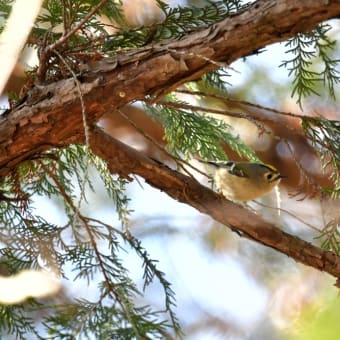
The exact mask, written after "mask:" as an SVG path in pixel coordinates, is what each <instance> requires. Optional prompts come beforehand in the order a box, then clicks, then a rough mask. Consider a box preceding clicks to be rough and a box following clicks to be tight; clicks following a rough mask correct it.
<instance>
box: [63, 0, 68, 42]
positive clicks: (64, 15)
mask: <svg viewBox="0 0 340 340" xmlns="http://www.w3.org/2000/svg"><path fill="white" fill-rule="evenodd" d="M65 1H66V0H63V1H62V7H63V28H64V32H63V36H64V35H66V32H67V30H68V25H67V18H66V15H67V14H66V12H67V11H66V2H65Z"/></svg>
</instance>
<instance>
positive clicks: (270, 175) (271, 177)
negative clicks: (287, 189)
mask: <svg viewBox="0 0 340 340" xmlns="http://www.w3.org/2000/svg"><path fill="white" fill-rule="evenodd" d="M266 178H267V180H268V181H270V180H271V179H273V174H271V173H267V174H266Z"/></svg>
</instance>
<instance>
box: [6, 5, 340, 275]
mask: <svg viewBox="0 0 340 340" xmlns="http://www.w3.org/2000/svg"><path fill="white" fill-rule="evenodd" d="M339 15H340V0H337V1H331V0H330V1H326V0H318V1H317V0H309V1H308V0H306V1H294V0H277V1H273V0H262V1H261V0H260V1H256V2H255V3H254V4H253V5H251V6H250V7H249V8H248V9H247V10H246V11H244V12H243V13H241V14H238V15H234V16H232V17H229V18H226V19H225V20H223V21H221V22H219V23H216V24H214V25H211V26H210V27H208V28H206V29H202V30H200V31H197V32H193V33H191V34H188V35H187V36H186V37H184V38H183V39H181V40H170V41H164V42H161V43H159V44H156V45H152V46H146V47H144V48H140V49H136V50H133V51H131V50H130V51H128V52H126V53H124V54H121V55H119V56H118V57H116V58H104V59H102V60H100V61H97V62H93V63H91V64H86V65H83V67H82V69H83V72H82V74H81V75H79V77H78V79H79V81H80V82H81V89H82V96H83V98H84V100H85V104H86V116H87V124H88V125H89V126H90V127H93V126H94V125H95V123H96V122H97V121H98V119H99V118H100V117H101V116H102V115H103V114H104V113H107V112H112V111H114V109H116V108H119V107H122V106H124V105H125V104H127V103H129V102H131V101H134V100H146V99H147V100H149V101H156V100H157V99H158V98H161V97H162V96H163V95H164V94H166V93H168V92H169V91H171V90H172V89H175V88H176V87H177V86H178V85H180V84H182V83H184V82H186V81H188V80H193V79H197V78H199V77H200V76H201V75H202V74H204V73H205V72H208V71H211V70H213V69H215V68H217V67H218V63H225V64H229V63H231V62H232V61H234V60H236V59H238V58H240V57H244V56H247V55H249V54H251V53H253V52H254V51H256V50H258V49H260V48H263V47H265V46H266V45H268V44H271V43H274V42H279V41H284V40H286V39H288V38H290V37H292V36H294V35H295V34H296V33H297V32H302V31H303V32H306V31H308V30H311V29H313V28H314V27H315V26H316V24H317V23H319V22H322V21H325V20H327V19H331V18H336V17H338V16H339ZM212 61H213V62H212ZM71 143H84V128H83V122H82V113H81V105H80V99H79V93H78V91H77V87H76V85H75V82H74V80H73V79H65V80H61V81H58V82H55V83H52V84H49V85H45V86H43V85H36V86H35V87H34V88H33V89H32V90H31V91H30V92H29V93H28V96H27V98H26V100H25V101H24V102H23V103H22V104H21V105H20V106H18V107H16V108H15V109H13V110H11V111H8V112H6V113H5V114H4V115H3V116H2V117H1V118H0V176H5V175H7V174H9V173H10V172H11V171H12V170H13V169H14V168H15V167H16V166H18V165H19V164H20V163H21V162H22V161H24V160H26V159H29V158H30V157H32V156H33V155H34V154H36V153H38V152H41V151H43V150H46V149H48V148H51V147H60V146H66V145H69V144H71ZM104 143H106V144H104ZM90 145H91V148H92V150H93V151H94V152H95V153H97V154H98V155H99V156H101V157H103V158H104V159H106V160H107V161H108V162H109V165H110V168H111V169H112V171H118V172H120V173H122V174H124V175H125V176H126V175H128V173H135V174H139V175H141V176H143V177H144V178H145V179H146V180H147V181H148V182H149V183H150V184H151V185H153V186H155V187H157V188H159V189H160V190H162V191H165V192H166V193H168V194H169V195H170V196H171V197H174V198H175V199H178V200H180V201H182V202H186V203H188V204H190V205H192V206H193V207H195V208H197V209H198V210H200V211H202V212H204V213H206V214H208V215H210V216H212V217H213V218H215V219H216V220H218V221H220V222H222V223H224V224H225V225H227V226H230V227H231V228H233V229H236V230H239V231H241V233H242V234H243V235H245V236H247V237H249V238H251V239H254V240H257V241H258V242H260V243H262V244H264V245H267V246H269V247H272V248H274V249H277V250H278V251H280V252H282V253H284V254H287V255H288V256H291V257H292V258H294V259H295V260H297V261H299V262H302V263H304V264H306V265H309V266H312V267H314V268H317V269H319V270H324V271H326V272H328V273H329V274H331V275H333V276H335V277H337V278H339V277H340V258H339V257H338V256H336V255H334V254H332V253H330V252H326V251H322V250H320V249H318V248H317V247H314V246H312V245H310V244H308V243H307V242H304V241H302V240H300V239H298V238H296V237H294V236H291V235H289V234H287V233H284V232H282V231H280V230H279V229H277V228H276V227H275V226H273V225H271V224H269V223H268V222H265V221H263V220H262V219H261V218H260V217H259V216H256V215H254V214H252V213H251V212H249V211H247V210H245V209H243V208H242V207H239V206H237V205H235V204H233V203H231V202H228V201H227V200H225V199H222V198H221V197H220V196H218V195H217V194H215V193H213V192H212V191H211V190H209V189H207V188H205V187H203V186H201V185H200V184H199V183H197V182H195V181H193V180H192V179H190V178H188V177H186V176H183V175H181V174H178V173H176V172H174V171H172V170H170V169H167V168H165V167H164V166H162V165H161V164H158V163H156V162H153V161H151V160H148V159H146V158H145V157H143V155H138V153H136V152H135V151H133V150H131V149H129V148H128V147H127V146H124V145H122V144H121V143H118V141H115V140H114V139H112V138H111V137H109V136H106V135H105V134H104V132H103V131H101V130H99V129H97V128H93V129H92V133H91V138H90ZM103 145H105V148H103ZM108 145H110V149H108V147H107V146H108ZM117 160H118V161H119V164H117Z"/></svg>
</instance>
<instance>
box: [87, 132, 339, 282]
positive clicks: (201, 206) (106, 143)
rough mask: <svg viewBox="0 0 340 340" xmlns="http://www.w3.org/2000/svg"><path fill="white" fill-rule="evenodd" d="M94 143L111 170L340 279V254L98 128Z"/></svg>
mask: <svg viewBox="0 0 340 340" xmlns="http://www.w3.org/2000/svg"><path fill="white" fill-rule="evenodd" d="M90 141H91V142H90V147H91V149H92V151H93V152H94V153H95V154H96V155H98V156H99V157H101V158H103V159H105V160H106V161H107V162H108V164H109V168H110V171H112V172H114V173H116V172H118V173H119V174H120V175H122V176H125V177H128V176H129V175H130V174H136V175H139V176H141V177H143V178H144V179H145V180H146V182H147V183H149V184H150V185H152V186H154V187H156V188H158V189H160V190H161V191H164V192H165V193H167V194H168V195H169V196H171V197H172V198H174V199H176V200H178V201H180V202H182V203H186V204H189V205H191V206H192V207H194V208H196V209H197V210H199V211H200V212H202V213H204V214H207V215H209V216H211V217H212V218H214V219H215V220H216V221H218V222H220V223H222V224H224V225H226V226H228V227H229V228H231V229H232V230H235V231H237V232H240V233H241V235H242V236H244V237H247V238H249V239H252V240H254V241H256V242H259V243H261V244H263V245H266V246H268V247H271V248H273V249H275V250H277V251H279V252H281V253H283V254H286V255H287V256H289V257H291V258H293V259H294V260H296V261H298V262H301V263H303V264H305V265H307V266H310V267H313V268H315V269H318V270H320V271H325V272H327V273H329V274H331V275H333V276H334V277H336V278H337V279H338V280H339V279H340V257H339V256H337V255H336V254H334V253H332V252H329V251H325V250H322V249H320V248H318V247H316V246H314V245H312V244H311V243H308V242H306V241H303V240H301V239H300V238H298V237H296V236H293V235H290V234H288V233H286V232H284V231H282V230H280V229H279V228H277V227H275V226H274V225H272V224H271V223H269V222H266V221H265V220H263V219H262V218H261V217H260V216H258V215H256V214H254V213H252V212H251V211H249V210H247V209H245V208H243V207H241V206H239V205H237V204H235V203H233V202H230V201H228V200H226V199H224V198H223V197H221V196H220V195H219V194H217V193H215V192H213V191H212V190H210V189H208V188H206V187H204V186H202V185H201V184H199V183H198V182H197V181H196V180H194V179H193V178H191V177H188V176H185V175H183V174H181V173H178V172H176V171H174V170H171V169H170V168H168V167H166V166H164V165H162V164H159V163H156V162H155V161H153V160H151V159H150V158H147V157H146V156H145V155H143V154H141V153H139V152H137V151H136V150H134V149H132V148H130V147H129V146H127V145H126V144H123V143H121V142H119V141H118V140H116V139H114V138H112V137H111V136H109V135H107V134H105V133H104V132H103V131H102V130H100V129H99V128H97V127H96V128H94V129H93V131H92V134H91V138H90Z"/></svg>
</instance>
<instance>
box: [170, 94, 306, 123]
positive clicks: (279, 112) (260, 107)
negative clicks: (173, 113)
mask: <svg viewBox="0 0 340 340" xmlns="http://www.w3.org/2000/svg"><path fill="white" fill-rule="evenodd" d="M175 92H178V93H184V94H191V95H193V96H202V97H211V98H216V99H220V100H222V101H224V102H230V103H238V104H242V105H246V106H250V107H255V108H257V109H262V110H266V111H270V112H274V113H277V114H280V115H282V116H288V117H293V118H297V119H303V118H305V117H306V116H304V115H299V114H296V113H292V112H286V111H281V110H276V109H273V108H271V107H268V106H263V105H259V104H254V103H251V102H248V101H245V100H239V99H231V98H227V97H225V96H221V95H218V94H214V93H204V92H201V91H190V90H176V91H175Z"/></svg>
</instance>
